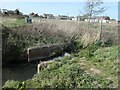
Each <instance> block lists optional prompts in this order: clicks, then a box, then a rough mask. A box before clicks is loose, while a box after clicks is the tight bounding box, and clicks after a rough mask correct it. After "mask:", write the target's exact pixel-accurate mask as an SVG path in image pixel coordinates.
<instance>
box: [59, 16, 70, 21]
mask: <svg viewBox="0 0 120 90" xmlns="http://www.w3.org/2000/svg"><path fill="white" fill-rule="evenodd" d="M58 19H59V20H68V19H69V17H68V16H66V15H59V16H58Z"/></svg>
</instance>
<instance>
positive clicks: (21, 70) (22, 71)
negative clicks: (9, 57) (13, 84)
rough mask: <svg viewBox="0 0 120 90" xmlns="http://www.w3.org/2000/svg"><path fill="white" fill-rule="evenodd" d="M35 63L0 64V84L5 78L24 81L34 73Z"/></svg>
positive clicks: (3, 82)
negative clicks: (0, 77)
mask: <svg viewBox="0 0 120 90" xmlns="http://www.w3.org/2000/svg"><path fill="white" fill-rule="evenodd" d="M36 68H37V64H36V63H25V64H23V63H22V64H12V65H5V66H2V86H3V85H4V84H5V82H6V81H7V80H16V81H24V80H28V79H31V78H32V77H33V76H34V74H36V72H37V71H36Z"/></svg>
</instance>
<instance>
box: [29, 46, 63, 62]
mask: <svg viewBox="0 0 120 90" xmlns="http://www.w3.org/2000/svg"><path fill="white" fill-rule="evenodd" d="M62 52H63V46H62V45H48V46H42V47H36V48H28V49H27V55H28V61H33V60H41V59H47V58H50V57H53V56H56V55H60V54H61V53H62Z"/></svg>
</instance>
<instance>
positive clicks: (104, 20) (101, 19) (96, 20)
mask: <svg viewBox="0 0 120 90" xmlns="http://www.w3.org/2000/svg"><path fill="white" fill-rule="evenodd" d="M84 21H85V22H89V21H90V22H94V23H101V22H102V23H109V22H110V17H108V16H102V17H92V18H91V19H88V18H86V19H85V20H84Z"/></svg>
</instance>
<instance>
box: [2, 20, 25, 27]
mask: <svg viewBox="0 0 120 90" xmlns="http://www.w3.org/2000/svg"><path fill="white" fill-rule="evenodd" d="M2 24H3V25H4V26H6V27H18V26H25V25H26V22H25V20H24V19H6V20H3V21H2Z"/></svg>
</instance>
